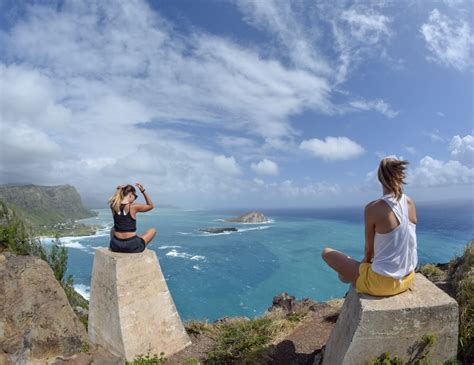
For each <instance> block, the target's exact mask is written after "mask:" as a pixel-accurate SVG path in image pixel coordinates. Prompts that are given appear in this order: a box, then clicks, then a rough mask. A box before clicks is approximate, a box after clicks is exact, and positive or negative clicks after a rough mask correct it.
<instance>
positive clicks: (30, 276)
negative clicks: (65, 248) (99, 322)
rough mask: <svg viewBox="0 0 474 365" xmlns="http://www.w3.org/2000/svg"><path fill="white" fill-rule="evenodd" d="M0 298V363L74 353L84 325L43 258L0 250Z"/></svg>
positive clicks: (82, 338) (83, 338)
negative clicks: (0, 331) (1, 252)
mask: <svg viewBox="0 0 474 365" xmlns="http://www.w3.org/2000/svg"><path fill="white" fill-rule="evenodd" d="M0 298H2V300H1V303H0V328H1V329H2V336H0V363H7V364H8V363H12V364H24V363H35V360H37V363H41V361H39V360H44V359H47V358H54V357H55V356H58V355H72V354H74V353H77V352H79V351H80V349H81V346H82V345H83V344H84V343H85V342H87V334H86V331H85V328H84V326H83V325H82V323H81V322H80V321H79V319H78V318H77V317H76V315H75V314H74V312H73V310H72V308H71V307H70V305H69V303H68V300H67V298H66V294H65V293H64V290H63V289H62V288H61V286H60V285H59V283H58V281H57V280H56V278H55V277H54V274H53V271H52V270H51V268H50V267H49V266H48V264H47V263H46V262H44V261H43V260H41V259H38V258H35V257H32V256H16V255H13V254H11V253H8V252H7V253H5V254H0ZM2 360H3V361H5V362H2Z"/></svg>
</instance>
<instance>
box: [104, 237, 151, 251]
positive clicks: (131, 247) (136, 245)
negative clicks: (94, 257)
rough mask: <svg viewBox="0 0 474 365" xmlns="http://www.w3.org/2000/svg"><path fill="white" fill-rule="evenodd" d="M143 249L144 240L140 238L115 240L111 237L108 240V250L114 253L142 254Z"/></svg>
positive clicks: (144, 245) (115, 238)
mask: <svg viewBox="0 0 474 365" xmlns="http://www.w3.org/2000/svg"><path fill="white" fill-rule="evenodd" d="M145 247H146V244H145V240H144V239H143V238H141V237H140V236H133V237H130V238H117V237H115V235H112V238H111V239H110V250H111V251H114V252H126V253H136V252H137V253H138V252H143V251H144V250H145Z"/></svg>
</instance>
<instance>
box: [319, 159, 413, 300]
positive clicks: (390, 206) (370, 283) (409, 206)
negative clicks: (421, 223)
mask: <svg viewBox="0 0 474 365" xmlns="http://www.w3.org/2000/svg"><path fill="white" fill-rule="evenodd" d="M407 165H408V161H405V160H398V159H395V158H384V159H383V160H382V161H380V165H379V168H378V174H377V175H378V179H379V181H380V183H381V184H382V188H383V196H382V197H381V198H379V199H377V200H375V201H373V202H370V203H369V204H367V206H366V207H365V212H364V220H365V256H364V258H363V260H362V262H359V261H357V260H354V259H353V258H351V257H350V256H347V255H345V254H344V253H342V252H340V251H337V250H333V249H331V248H329V247H326V248H325V249H324V250H323V252H322V257H323V259H324V261H326V263H327V264H328V265H329V266H330V267H331V268H333V269H334V270H335V271H337V272H338V274H339V279H340V280H341V281H342V282H344V283H352V284H354V285H355V288H356V292H358V293H366V294H370V295H373V296H388V295H395V294H399V293H402V292H404V291H405V290H407V289H409V288H410V287H411V286H412V284H413V280H414V278H415V272H414V270H415V268H416V266H417V264H418V255H417V240H416V223H417V221H416V209H415V203H414V202H413V200H412V199H411V198H410V197H408V196H406V195H405V194H404V193H403V184H405V182H404V178H405V169H406V166H407Z"/></svg>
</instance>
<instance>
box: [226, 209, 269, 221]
mask: <svg viewBox="0 0 474 365" xmlns="http://www.w3.org/2000/svg"><path fill="white" fill-rule="evenodd" d="M224 221H226V222H236V223H251V224H257V223H269V220H268V218H267V217H265V216H264V215H263V214H262V213H260V212H255V211H252V212H248V213H245V214H242V215H241V216H239V217H233V218H226V219H224Z"/></svg>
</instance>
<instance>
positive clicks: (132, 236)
mask: <svg viewBox="0 0 474 365" xmlns="http://www.w3.org/2000/svg"><path fill="white" fill-rule="evenodd" d="M135 186H136V187H138V189H140V191H141V193H142V194H143V197H144V198H145V201H146V204H132V203H133V202H134V201H135V200H136V199H137V197H138V196H137V194H136V190H135V187H134V186H133V185H130V184H128V185H119V186H117V191H116V192H115V194H114V195H113V196H111V197H110V199H109V201H108V202H109V206H110V209H111V210H112V216H113V218H114V226H113V228H112V230H111V232H110V250H111V251H114V252H127V253H134V252H142V251H143V250H145V248H146V246H147V245H148V244H149V243H150V241H151V240H152V239H153V237H155V234H156V229H154V228H150V229H149V230H148V231H146V232H145V234H143V235H137V234H136V230H137V220H136V214H137V213H138V212H148V211H149V210H152V209H153V203H152V202H151V199H150V197H149V196H148V194H147V193H146V192H145V188H144V187H143V185H142V184H140V183H136V184H135Z"/></svg>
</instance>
